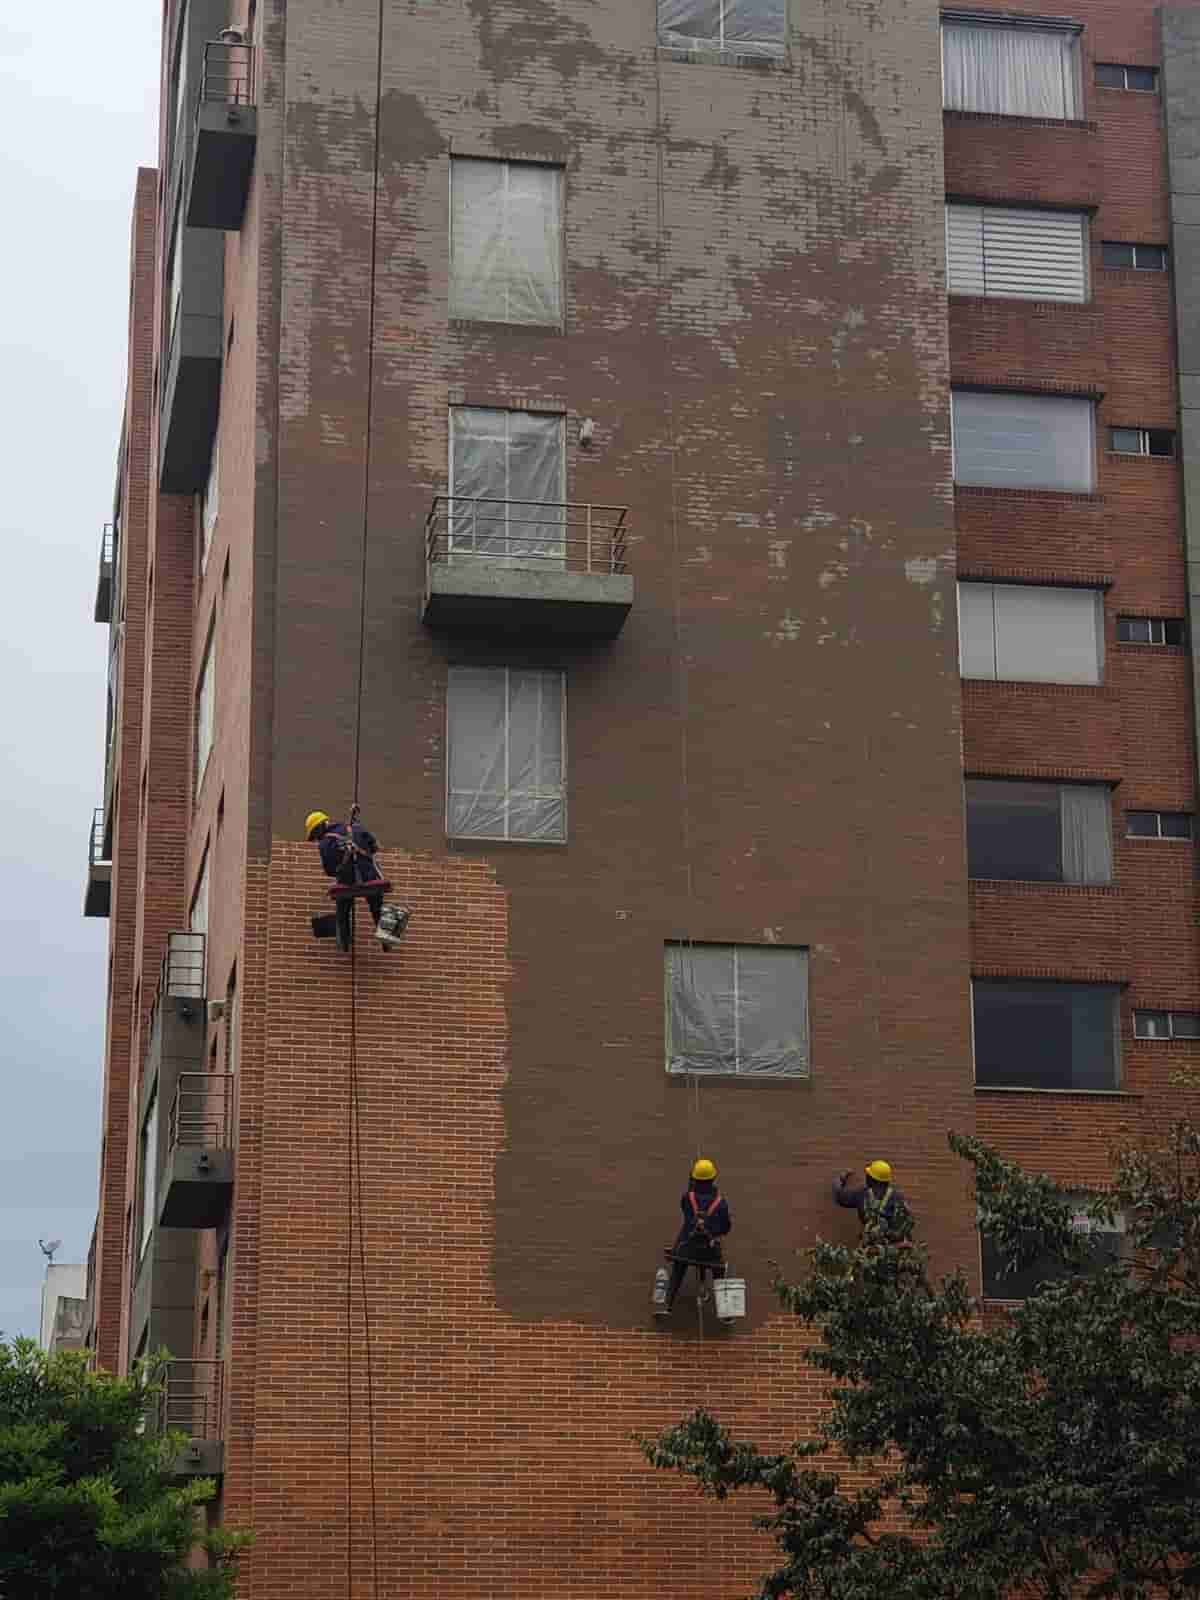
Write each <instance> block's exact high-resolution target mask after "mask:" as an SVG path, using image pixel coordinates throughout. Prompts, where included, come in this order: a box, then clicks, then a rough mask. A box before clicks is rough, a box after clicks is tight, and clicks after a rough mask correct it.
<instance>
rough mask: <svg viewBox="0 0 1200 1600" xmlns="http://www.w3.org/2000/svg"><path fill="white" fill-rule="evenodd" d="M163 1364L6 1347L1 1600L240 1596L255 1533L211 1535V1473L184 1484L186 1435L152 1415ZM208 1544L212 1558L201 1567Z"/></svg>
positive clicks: (0, 1380)
mask: <svg viewBox="0 0 1200 1600" xmlns="http://www.w3.org/2000/svg"><path fill="white" fill-rule="evenodd" d="M161 1377H162V1373H161V1363H159V1362H154V1361H152V1362H145V1363H140V1364H139V1366H138V1368H137V1370H136V1372H135V1374H134V1376H133V1377H130V1378H114V1377H110V1376H109V1375H108V1374H107V1373H102V1372H90V1371H89V1370H88V1367H87V1358H86V1356H84V1355H83V1354H82V1353H81V1352H77V1351H63V1352H60V1353H58V1354H55V1355H47V1354H45V1353H44V1352H43V1351H41V1350H39V1349H38V1348H37V1346H36V1345H35V1344H34V1343H33V1342H32V1341H31V1340H28V1339H17V1340H14V1341H12V1342H11V1343H8V1342H4V1343H0V1596H2V1597H3V1600H59V1597H62V1600H67V1597H70V1600H110V1597H119V1600H228V1597H231V1596H232V1594H233V1579H234V1575H233V1570H232V1563H233V1561H234V1559H235V1556H236V1552H237V1550H238V1549H239V1548H241V1546H242V1545H244V1544H245V1543H246V1536H245V1535H238V1534H231V1533H228V1532H224V1531H217V1532H215V1533H212V1534H206V1533H205V1532H204V1530H203V1523H202V1520H201V1519H202V1513H201V1514H200V1515H198V1513H197V1508H198V1507H202V1506H203V1505H204V1503H205V1502H206V1501H208V1500H211V1499H212V1498H213V1496H214V1495H215V1493H216V1485H215V1484H214V1483H213V1481H212V1480H211V1479H198V1480H195V1481H192V1482H190V1483H184V1484H179V1483H176V1482H175V1481H174V1479H173V1475H172V1472H171V1464H172V1462H173V1461H174V1460H175V1459H176V1458H177V1457H178V1455H179V1453H180V1451H181V1449H182V1448H183V1447H184V1444H185V1442H186V1441H185V1440H184V1438H183V1436H182V1435H180V1434H162V1435H156V1434H154V1433H153V1432H151V1431H149V1430H147V1428H146V1426H145V1418H146V1415H147V1412H148V1411H149V1410H151V1409H152V1407H153V1404H154V1400H155V1397H156V1395H157V1393H158V1392H159V1388H160V1384H161ZM197 1546H199V1547H200V1548H201V1549H202V1550H204V1551H205V1552H206V1553H207V1555H208V1557H209V1560H210V1562H211V1563H212V1564H211V1565H210V1566H209V1567H208V1568H207V1569H206V1570H203V1571H190V1570H188V1568H187V1566H186V1562H187V1558H188V1554H189V1552H190V1551H192V1550H193V1549H194V1548H196V1547H197Z"/></svg>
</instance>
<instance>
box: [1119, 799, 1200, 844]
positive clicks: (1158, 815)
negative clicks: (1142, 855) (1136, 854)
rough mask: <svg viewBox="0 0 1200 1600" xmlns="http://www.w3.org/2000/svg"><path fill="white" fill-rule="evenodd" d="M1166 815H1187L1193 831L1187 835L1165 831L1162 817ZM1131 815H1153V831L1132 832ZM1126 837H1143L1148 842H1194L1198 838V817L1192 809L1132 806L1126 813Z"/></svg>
mask: <svg viewBox="0 0 1200 1600" xmlns="http://www.w3.org/2000/svg"><path fill="white" fill-rule="evenodd" d="M1164 816H1173V817H1187V818H1188V819H1189V821H1190V823H1191V832H1190V833H1188V834H1187V835H1180V834H1178V833H1164V832H1163V831H1162V819H1163V817H1164ZM1130 817H1153V818H1154V828H1155V831H1154V832H1153V833H1130V831H1129V818H1130ZM1125 837H1126V838H1127V839H1142V840H1144V841H1145V842H1146V843H1148V844H1187V845H1190V844H1194V843H1195V838H1196V818H1195V814H1194V813H1193V812H1191V811H1154V810H1152V809H1151V808H1150V807H1149V806H1130V807H1129V809H1128V810H1127V811H1126V813H1125Z"/></svg>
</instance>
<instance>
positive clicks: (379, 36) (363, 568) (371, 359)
mask: <svg viewBox="0 0 1200 1600" xmlns="http://www.w3.org/2000/svg"><path fill="white" fill-rule="evenodd" d="M382 112H383V0H379V16H378V25H377V30H376V40H375V145H374V153H373V159H372V162H371V263H370V276H369V280H368V289H367V419H366V441H365V445H364V449H363V487H362V560H361V563H360V568H359V608H358V688H357V693H356V695H355V711H354V799H355V801H356V802H357V800H358V779H359V771H360V767H361V762H362V704H363V666H364V663H365V660H366V654H367V529H368V526H369V521H370V505H371V425H372V422H373V420H374V415H375V283H376V275H377V271H378V257H379V248H378V246H379V148H380V123H381V122H382Z"/></svg>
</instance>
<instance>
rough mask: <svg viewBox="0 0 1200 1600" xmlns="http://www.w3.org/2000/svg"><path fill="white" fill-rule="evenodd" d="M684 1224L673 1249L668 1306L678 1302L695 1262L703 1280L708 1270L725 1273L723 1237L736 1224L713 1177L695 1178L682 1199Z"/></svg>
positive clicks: (680, 1206)
mask: <svg viewBox="0 0 1200 1600" xmlns="http://www.w3.org/2000/svg"><path fill="white" fill-rule="evenodd" d="M679 1209H680V1210H681V1211H682V1212H683V1224H682V1226H681V1227H680V1229H679V1232H678V1234H677V1235H676V1237H675V1243H674V1245H673V1246H672V1249H671V1282H670V1286H669V1287H668V1289H667V1309H668V1310H669V1309H670V1308H671V1306H672V1305H674V1303H675V1296H676V1295H677V1294H678V1293H679V1289H680V1285H681V1284H682V1283H683V1280H684V1278H685V1277H686V1276H687V1269H688V1267H689V1266H693V1267H695V1269H696V1273H697V1276H698V1277H699V1279H700V1282H701V1284H703V1282H704V1278H705V1274H706V1273H709V1272H711V1273H712V1275H713V1277H714V1278H723V1277H724V1276H725V1263H724V1261H723V1260H722V1257H721V1240H722V1238H723V1237H724V1236H725V1234H727V1233H728V1232H729V1230H730V1228H732V1227H733V1223H732V1221H731V1220H730V1216H729V1205H728V1202H727V1201H726V1200H725V1197H724V1196H723V1195H722V1193H721V1191H720V1190H719V1189H718V1188H717V1186H716V1183H715V1182H714V1181H713V1180H712V1179H711V1178H707V1179H706V1178H697V1179H695V1180H694V1181H693V1182H692V1183H691V1184H690V1185H689V1186H688V1187H687V1188H686V1189H685V1190H684V1192H683V1195H682V1197H681V1199H680V1201H679Z"/></svg>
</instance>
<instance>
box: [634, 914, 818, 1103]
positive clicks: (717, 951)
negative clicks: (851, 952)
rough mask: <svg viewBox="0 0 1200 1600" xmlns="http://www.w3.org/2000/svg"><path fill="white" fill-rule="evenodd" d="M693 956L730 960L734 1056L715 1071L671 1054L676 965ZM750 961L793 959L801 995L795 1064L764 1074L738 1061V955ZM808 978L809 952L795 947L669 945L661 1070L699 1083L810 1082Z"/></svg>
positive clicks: (810, 1045)
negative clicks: (696, 953) (697, 1079)
mask: <svg viewBox="0 0 1200 1600" xmlns="http://www.w3.org/2000/svg"><path fill="white" fill-rule="evenodd" d="M693 951H703V952H704V954H705V955H706V956H712V955H718V956H726V955H727V956H728V957H729V958H730V978H731V983H730V992H731V994H732V996H733V1039H732V1043H733V1054H732V1059H731V1062H730V1064H728V1065H722V1066H720V1067H697V1066H696V1065H695V1063H694V1061H693V1062H691V1063H689V1062H688V1060H687V1058H686V1056H684V1055H683V1054H682V1053H678V1054H677V1053H676V1051H675V1050H674V1049H673V1043H674V1032H675V1010H674V998H675V985H674V982H673V979H674V973H675V962H676V961H677V960H679V959H686V958H687V956H688V955H689V954H691V953H692V952H693ZM744 955H745V956H753V957H754V958H756V959H762V958H763V957H764V956H765V957H766V958H767V959H768V960H771V959H773V958H778V959H779V960H780V961H783V960H787V959H789V958H790V959H792V960H794V961H795V963H796V967H797V971H798V975H799V978H800V982H801V984H802V989H803V992H802V996H801V999H800V1001H799V1006H798V1010H799V1013H800V1020H801V1022H802V1024H803V1028H802V1039H803V1043H802V1046H801V1057H800V1060H799V1062H798V1064H797V1065H795V1066H789V1067H783V1068H777V1067H772V1068H771V1069H770V1070H763V1069H761V1068H755V1067H754V1066H751V1065H747V1064H746V1062H745V1061H744V1059H743V1056H742V1047H741V1025H742V1001H741V982H740V959H741V957H742V956H744ZM810 979H811V962H810V957H809V951H808V950H807V949H806V948H804V947H803V946H800V945H757V944H707V943H705V944H699V945H691V944H688V943H686V942H683V941H674V942H672V943H669V944H667V945H666V947H665V949H664V951H663V983H664V999H665V1006H664V1009H665V1018H664V1021H665V1030H664V1032H665V1044H666V1069H667V1073H668V1075H670V1076H671V1077H702V1078H718V1077H720V1078H735V1077H736V1078H761V1079H762V1080H763V1081H764V1082H771V1083H774V1082H778V1081H779V1080H780V1079H798V1080H801V1081H805V1080H807V1079H809V1078H811V1077H812V1008H811V1004H810Z"/></svg>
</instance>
